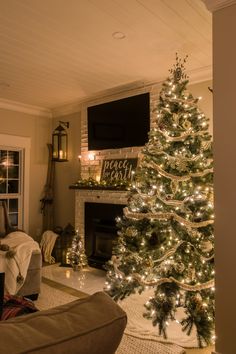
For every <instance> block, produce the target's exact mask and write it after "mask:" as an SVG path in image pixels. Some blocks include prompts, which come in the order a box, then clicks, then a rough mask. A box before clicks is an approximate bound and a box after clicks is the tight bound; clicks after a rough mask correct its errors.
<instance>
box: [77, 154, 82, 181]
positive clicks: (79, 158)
mask: <svg viewBox="0 0 236 354" xmlns="http://www.w3.org/2000/svg"><path fill="white" fill-rule="evenodd" d="M81 158H82V156H81V155H78V164H79V180H80V179H81Z"/></svg>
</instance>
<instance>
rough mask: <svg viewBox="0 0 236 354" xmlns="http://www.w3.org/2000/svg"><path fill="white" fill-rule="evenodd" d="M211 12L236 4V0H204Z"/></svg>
mask: <svg viewBox="0 0 236 354" xmlns="http://www.w3.org/2000/svg"><path fill="white" fill-rule="evenodd" d="M202 1H203V2H204V4H205V5H206V8H207V9H208V10H209V11H210V12H214V11H217V10H221V9H223V8H224V7H228V6H232V5H235V4H236V0H202Z"/></svg>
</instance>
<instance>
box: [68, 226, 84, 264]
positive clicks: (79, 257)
mask: <svg viewBox="0 0 236 354" xmlns="http://www.w3.org/2000/svg"><path fill="white" fill-rule="evenodd" d="M68 260H69V261H70V264H71V266H72V268H73V270H75V271H76V270H79V269H81V268H83V267H85V266H87V264H88V263H87V257H86V255H85V252H84V244H83V241H82V239H81V237H80V235H79V231H78V230H76V232H75V235H74V237H73V240H72V245H71V248H70V251H69V253H68Z"/></svg>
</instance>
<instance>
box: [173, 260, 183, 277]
mask: <svg viewBox="0 0 236 354" xmlns="http://www.w3.org/2000/svg"><path fill="white" fill-rule="evenodd" d="M174 269H175V270H176V272H177V273H180V274H182V273H183V272H184V270H185V265H184V264H183V263H182V262H178V263H175V264H174Z"/></svg>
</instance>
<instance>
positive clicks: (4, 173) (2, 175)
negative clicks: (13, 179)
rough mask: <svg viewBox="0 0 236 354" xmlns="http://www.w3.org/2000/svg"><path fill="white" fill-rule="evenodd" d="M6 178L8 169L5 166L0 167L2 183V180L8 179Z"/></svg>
mask: <svg viewBox="0 0 236 354" xmlns="http://www.w3.org/2000/svg"><path fill="white" fill-rule="evenodd" d="M6 177H7V169H6V167H5V166H4V165H0V181H1V178H6ZM0 183H1V182H0Z"/></svg>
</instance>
